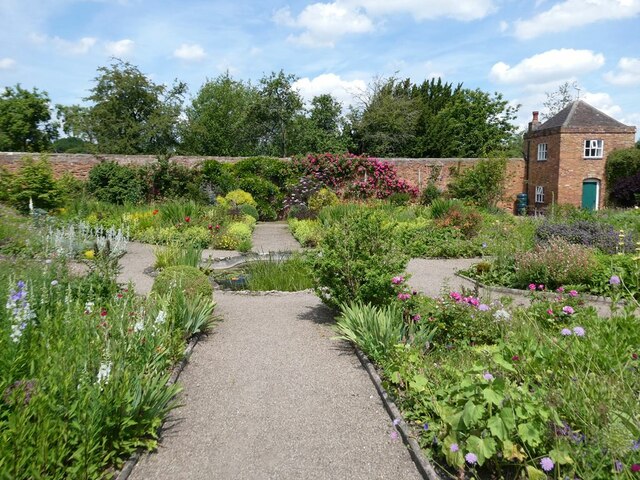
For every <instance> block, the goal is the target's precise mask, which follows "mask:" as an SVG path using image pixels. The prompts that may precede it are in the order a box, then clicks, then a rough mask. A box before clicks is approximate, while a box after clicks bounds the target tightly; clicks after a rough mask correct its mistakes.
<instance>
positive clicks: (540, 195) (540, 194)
mask: <svg viewBox="0 0 640 480" xmlns="http://www.w3.org/2000/svg"><path fill="white" fill-rule="evenodd" d="M536 203H544V187H543V186H542V185H538V186H536Z"/></svg>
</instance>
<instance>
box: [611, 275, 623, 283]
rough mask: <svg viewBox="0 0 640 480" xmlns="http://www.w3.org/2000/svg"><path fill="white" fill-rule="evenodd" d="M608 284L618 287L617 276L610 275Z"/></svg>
mask: <svg viewBox="0 0 640 480" xmlns="http://www.w3.org/2000/svg"><path fill="white" fill-rule="evenodd" d="M609 284H611V285H620V277H619V276H617V275H611V278H610V279H609Z"/></svg>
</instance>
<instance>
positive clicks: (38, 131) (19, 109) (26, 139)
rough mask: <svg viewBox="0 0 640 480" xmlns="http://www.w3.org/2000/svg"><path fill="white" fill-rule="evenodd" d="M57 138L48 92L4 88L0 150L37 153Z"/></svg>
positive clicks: (0, 113)
mask: <svg viewBox="0 0 640 480" xmlns="http://www.w3.org/2000/svg"><path fill="white" fill-rule="evenodd" d="M56 138H57V129H56V124H55V123H54V122H52V121H51V112H50V111H49V96H48V94H47V92H39V91H38V89H36V88H34V89H33V90H32V91H29V90H25V89H24V88H22V87H20V84H18V85H16V86H15V87H6V88H5V90H4V92H3V93H2V95H0V150H4V151H7V150H12V151H16V152H40V151H43V150H46V149H47V148H48V147H49V146H50V145H51V142H52V141H54V140H55V139H56Z"/></svg>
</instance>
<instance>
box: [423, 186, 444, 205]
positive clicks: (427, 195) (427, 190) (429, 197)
mask: <svg viewBox="0 0 640 480" xmlns="http://www.w3.org/2000/svg"><path fill="white" fill-rule="evenodd" d="M441 196H442V190H440V189H439V188H438V187H437V186H436V184H435V183H434V182H429V183H428V184H427V186H426V187H424V189H423V190H422V193H420V205H424V206H425V207H428V206H429V205H431V203H432V202H433V201H434V200H436V199H438V198H440V197H441Z"/></svg>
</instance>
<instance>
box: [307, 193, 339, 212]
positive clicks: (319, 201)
mask: <svg viewBox="0 0 640 480" xmlns="http://www.w3.org/2000/svg"><path fill="white" fill-rule="evenodd" d="M338 203H339V200H338V196H337V195H336V194H335V193H333V192H332V191H331V190H329V189H328V188H321V189H320V190H318V191H317V192H316V193H314V194H313V195H311V197H310V198H309V209H310V210H311V211H313V212H319V211H320V210H322V209H323V208H324V207H331V206H333V205H337V204H338Z"/></svg>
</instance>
